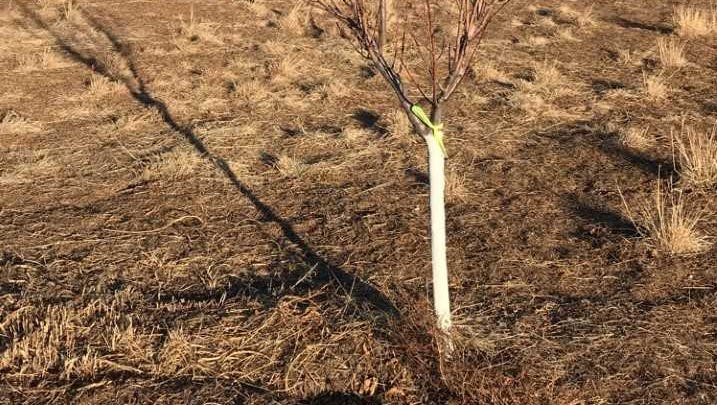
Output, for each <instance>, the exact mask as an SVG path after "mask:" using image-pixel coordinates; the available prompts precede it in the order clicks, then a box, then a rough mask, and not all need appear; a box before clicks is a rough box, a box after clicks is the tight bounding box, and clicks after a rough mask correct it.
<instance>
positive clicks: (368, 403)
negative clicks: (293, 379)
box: [299, 392, 382, 405]
mask: <svg viewBox="0 0 717 405" xmlns="http://www.w3.org/2000/svg"><path fill="white" fill-rule="evenodd" d="M299 403H300V404H301V405H381V403H382V402H381V401H380V400H379V399H378V398H374V397H371V398H364V397H361V396H359V395H356V394H347V393H343V392H325V393H322V394H319V395H316V396H314V397H311V398H306V399H304V400H303V401H301V402H299Z"/></svg>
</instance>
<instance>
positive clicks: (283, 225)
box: [18, 3, 400, 317]
mask: <svg viewBox="0 0 717 405" xmlns="http://www.w3.org/2000/svg"><path fill="white" fill-rule="evenodd" d="M18 6H19V9H20V11H21V13H22V14H24V16H25V17H27V18H29V19H30V20H31V21H32V22H33V23H34V24H36V25H37V26H39V27H40V28H41V29H43V30H44V31H46V32H47V33H48V34H50V35H51V36H52V37H53V39H54V41H55V42H56V44H57V46H58V47H59V48H60V49H62V51H64V52H65V53H66V54H67V55H68V56H69V57H70V58H71V59H73V60H75V61H77V62H80V63H82V64H83V65H85V66H86V67H87V68H88V69H90V70H91V71H93V72H95V73H97V74H99V75H102V76H104V77H105V78H107V79H109V80H111V81H114V82H118V83H122V84H123V85H124V86H125V87H126V89H127V91H128V92H129V94H130V95H131V96H132V98H134V99H135V100H136V101H137V102H138V103H140V104H141V105H142V106H144V107H145V108H149V109H155V110H156V111H158V113H159V115H160V117H161V119H162V121H163V122H164V124H165V125H166V126H167V127H168V128H169V129H170V130H172V131H173V132H175V133H177V134H179V135H180V136H181V138H182V139H183V140H184V141H186V142H187V143H188V144H190V145H191V146H192V147H193V148H194V150H195V152H197V153H198V154H200V155H201V156H202V157H203V158H204V159H206V160H208V161H209V162H210V163H212V164H213V165H214V167H216V168H217V169H218V170H219V171H220V172H221V173H222V175H223V176H224V177H225V178H226V179H227V180H229V182H230V183H231V184H232V185H233V186H234V188H235V189H236V190H237V191H238V192H239V193H241V194H242V195H243V196H244V197H245V198H246V199H247V200H249V201H250V202H251V203H252V205H254V207H255V209H256V210H257V211H258V212H259V213H260V214H261V220H262V221H263V222H269V223H273V224H275V225H277V226H278V227H279V228H280V229H281V232H282V234H283V236H284V238H285V239H286V240H287V241H289V242H291V243H292V244H294V245H295V246H296V247H297V248H298V252H297V256H298V257H296V259H298V260H300V261H301V262H302V263H303V264H304V265H305V266H306V267H307V268H311V269H312V271H313V274H314V277H312V278H310V279H308V280H303V278H302V279H299V281H298V282H297V283H299V284H301V286H302V289H304V290H306V289H316V288H321V287H322V286H325V285H326V284H329V283H333V282H337V283H338V284H339V286H340V287H341V288H342V289H343V290H344V291H345V292H346V293H347V294H350V295H351V297H352V298H355V299H357V300H361V301H362V302H365V303H367V304H369V305H370V306H372V307H373V308H375V309H377V310H380V311H382V312H384V313H386V314H387V315H389V316H392V317H398V316H399V315H400V314H399V311H398V309H397V308H396V306H395V305H394V304H393V303H392V302H391V301H390V300H389V299H388V297H386V296H385V295H384V294H383V293H382V292H381V291H379V290H378V289H377V288H375V287H374V286H372V285H370V284H369V283H367V282H365V281H363V280H361V279H360V278H358V277H357V276H354V275H352V274H349V273H347V272H346V271H344V270H343V269H341V268H340V267H339V266H337V265H335V264H333V263H331V262H330V261H329V260H328V259H326V258H324V257H322V256H321V255H320V254H319V253H317V252H316V251H315V250H314V249H313V248H312V247H311V246H310V244H309V243H308V242H307V241H306V240H305V239H304V238H303V237H302V236H300V235H299V234H298V233H297V232H296V231H295V230H294V228H293V226H292V224H291V223H290V222H289V221H287V220H286V219H284V218H282V217H281V216H280V215H279V214H278V213H277V212H276V211H274V209H273V208H272V207H270V206H269V205H268V204H266V203H265V202H263V201H262V200H261V199H260V198H259V197H258V196H257V195H256V194H255V193H254V192H253V191H252V190H251V189H250V188H249V187H247V186H246V185H245V184H244V183H243V182H242V181H241V180H240V179H239V178H238V177H237V175H236V174H235V173H234V171H232V169H231V168H230V166H229V165H228V164H227V162H226V161H225V160H224V159H223V158H222V157H221V156H219V155H216V154H214V153H212V151H210V150H209V149H208V148H207V147H206V145H205V144H204V143H203V142H202V140H201V139H200V138H199V137H198V136H197V135H196V134H195V133H194V131H193V129H192V128H191V127H189V126H186V125H183V124H181V123H179V122H177V121H176V120H175V118H174V117H173V115H172V113H171V111H170V109H169V108H168V107H167V104H166V103H165V102H164V101H162V100H161V99H159V98H157V97H155V96H154V95H153V94H152V92H151V90H150V89H149V87H148V86H147V84H146V81H145V80H144V79H143V77H142V75H141V73H140V71H139V68H138V67H137V64H136V62H135V60H134V58H133V49H132V46H131V44H129V43H126V42H124V41H123V40H122V39H121V38H120V37H118V36H117V35H115V33H114V32H113V31H112V30H111V29H110V28H109V25H110V24H107V23H103V22H102V21H100V20H99V19H98V18H96V17H94V16H93V15H91V14H90V13H89V12H88V11H87V10H86V9H85V8H79V11H80V13H81V15H82V17H83V19H84V20H85V21H86V23H87V25H88V28H86V29H85V28H84V27H82V26H79V25H78V24H73V27H72V28H73V30H77V31H75V32H79V33H81V32H82V30H83V29H84V30H85V31H86V32H90V33H91V34H99V35H101V36H102V37H104V38H105V39H106V40H107V41H108V42H109V44H110V46H111V52H112V53H113V54H115V55H116V56H118V57H119V58H120V60H121V61H122V62H124V63H125V64H126V70H127V71H128V73H127V74H124V73H123V72H118V71H116V69H113V67H112V66H111V65H110V64H108V63H106V62H105V61H103V60H102V57H101V56H100V55H98V54H97V52H95V53H93V51H92V50H83V49H81V48H80V47H78V46H73V44H72V42H71V38H69V37H68V36H67V35H63V34H62V32H60V31H59V30H58V29H56V28H54V27H53V26H52V25H50V24H49V23H48V22H46V21H45V20H43V18H42V17H41V16H40V15H39V14H38V13H37V12H36V11H35V10H33V9H31V8H30V7H28V6H27V5H26V4H22V3H20V4H18ZM92 31H94V32H92ZM113 70H114V71H113ZM286 281H287V282H291V281H293V280H286ZM270 282H271V281H268V282H261V281H258V282H256V283H255V284H254V285H250V286H244V287H242V286H240V285H239V283H237V284H233V285H232V286H230V288H229V290H230V291H225V293H229V294H236V293H238V292H239V291H243V290H246V289H249V290H252V289H253V290H256V289H261V288H265V284H267V283H270ZM294 286H295V287H296V285H294ZM210 295H211V296H213V295H214V293H211V294H210ZM262 295H264V294H262ZM184 298H186V299H190V300H191V299H196V300H202V299H207V298H210V297H209V296H207V295H206V294H196V295H191V294H188V295H187V296H186V297H184Z"/></svg>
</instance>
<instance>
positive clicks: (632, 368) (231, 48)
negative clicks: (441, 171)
mask: <svg viewBox="0 0 717 405" xmlns="http://www.w3.org/2000/svg"><path fill="white" fill-rule="evenodd" d="M586 3H591V4H592V8H589V7H588V6H587V5H586ZM684 3H685V2H684V1H673V0H665V1H650V0H620V1H608V0H596V1H591V2H581V1H557V0H544V1H542V2H534V1H526V0H515V1H513V2H512V3H511V4H510V5H509V6H508V7H507V8H506V9H505V11H504V12H503V13H502V15H501V16H500V17H499V18H498V19H497V20H496V21H495V22H494V24H493V25H492V27H493V29H492V30H491V32H490V34H489V35H488V38H487V39H486V41H485V43H484V44H483V46H482V48H481V51H480V54H479V57H478V59H477V60H476V63H475V68H474V69H473V70H472V71H471V73H470V75H469V77H468V78H467V79H466V81H465V83H464V84H463V86H462V87H461V90H460V91H459V93H458V94H457V96H456V98H455V99H454V100H453V101H452V102H451V104H450V106H449V109H448V111H447V113H446V124H447V131H448V132H447V148H448V150H449V153H450V158H449V160H448V167H449V173H448V182H449V190H448V205H447V214H448V232H449V262H450V271H451V292H452V296H453V299H454V304H453V305H454V313H455V317H456V327H455V335H456V341H457V349H456V353H455V354H454V356H453V358H451V359H448V360H445V361H440V360H439V358H440V357H439V356H438V354H437V349H436V346H437V345H436V334H435V332H434V330H433V320H432V314H431V305H430V250H429V240H428V226H427V219H428V186H427V184H426V183H427V180H426V179H427V175H426V169H427V165H426V157H425V153H426V151H425V146H424V145H423V144H422V143H421V141H420V140H419V139H418V138H416V137H415V135H412V134H411V133H410V130H409V127H408V124H407V122H406V119H405V117H403V116H401V113H400V111H399V110H398V108H397V104H396V103H395V100H394V99H393V98H392V94H391V93H390V92H389V91H388V90H387V87H386V85H385V84H384V83H383V82H382V79H381V78H380V77H379V76H378V75H375V74H374V73H373V72H372V70H371V68H370V65H369V64H368V63H367V62H365V61H364V60H363V59H362V58H361V57H360V56H359V55H357V54H356V52H355V51H354V48H353V47H352V46H351V44H350V43H349V42H347V41H346V40H344V39H342V38H340V37H339V36H338V35H337V32H336V29H335V28H334V26H333V23H332V22H331V21H328V20H326V19H325V17H323V16H321V15H318V14H316V13H312V14H309V13H307V12H305V11H304V10H305V9H303V8H297V7H295V3H294V2H291V1H282V0H256V1H254V2H250V1H241V0H235V1H230V0H206V1H197V0H172V1H159V0H133V1H99V0H84V1H82V0H78V1H75V2H68V1H66V0H44V1H29V0H24V1H23V0H12V1H8V0H0V37H1V38H2V40H0V51H1V52H0V75H1V76H0V94H1V95H2V97H1V98H0V120H1V123H0V135H1V136H0V187H1V190H2V193H0V403H8V404H41V403H42V404H44V403H53V404H64V403H77V404H120V403H121V404H292V403H296V404H446V403H449V404H458V403H465V404H515V405H518V404H520V405H529V404H536V405H538V404H564V405H583V404H584V405H588V404H596V405H597V404H671V405H675V404H705V405H710V404H715V403H717V313H716V312H715V308H716V306H717V248H715V247H714V245H712V247H710V248H708V249H706V250H703V251H702V252H700V253H695V254H686V255H670V254H665V253H663V252H661V251H659V249H656V248H655V246H653V245H651V244H650V243H649V241H648V240H646V239H645V238H644V237H641V233H640V229H638V228H636V226H635V225H634V224H633V223H632V222H631V220H630V218H629V216H628V210H626V208H625V205H627V206H628V207H629V206H632V205H633V204H634V203H635V202H636V201H639V200H640V199H644V198H649V196H650V195H651V193H653V191H654V189H655V186H656V184H658V182H659V181H660V179H659V178H662V179H665V178H667V177H669V176H671V175H675V169H674V167H673V166H674V165H673V161H672V157H671V142H670V139H671V138H670V136H671V135H670V134H671V133H673V132H674V131H676V130H679V129H680V127H681V126H682V125H683V123H688V124H689V125H692V126H694V127H697V128H710V127H711V126H712V125H714V123H715V119H717V91H716V90H715V89H717V39H716V38H715V37H706V38H691V39H689V40H688V41H686V42H685V44H686V45H685V46H686V47H685V56H686V58H687V60H688V64H686V65H685V66H682V67H679V68H677V67H666V66H663V63H661V62H660V58H659V57H658V50H657V43H658V40H659V39H660V38H663V39H669V38H679V36H678V35H677V32H676V27H675V25H674V23H673V20H672V15H673V9H674V7H675V6H677V5H679V4H684ZM691 4H695V5H697V6H701V7H709V5H710V3H709V2H691ZM568 9H572V10H574V11H575V12H576V14H575V15H573V17H574V18H567V17H569V16H570V15H571V14H570V13H569V12H568ZM581 13H582V14H581ZM575 16H578V17H575ZM655 77H657V78H658V79H659V80H661V83H662V84H664V86H665V88H664V89H663V90H664V91H662V92H660V91H658V92H654V91H652V90H651V89H648V88H647V86H646V83H647V82H648V81H649V79H651V78H655ZM641 130H644V131H642V132H640V131H641ZM631 131H632V132H631ZM636 132H640V133H642V134H643V135H644V137H643V138H645V139H644V145H642V144H641V145H637V144H636V145H633V146H634V147H632V146H626V145H625V142H621V141H620V139H624V138H621V134H626V133H636ZM658 176H659V178H658ZM621 195H622V197H621ZM686 195H687V197H688V199H689V203H690V204H691V205H690V206H691V207H697V208H699V209H701V210H702V221H701V222H700V223H699V224H698V227H699V231H700V232H702V233H703V234H705V235H710V236H712V237H715V236H717V231H715V229H717V226H716V225H717V215H715V213H717V201H716V199H715V198H714V197H715V190H713V189H712V190H698V189H694V190H693V189H688V190H686ZM623 198H624V201H625V202H626V204H624V203H623Z"/></svg>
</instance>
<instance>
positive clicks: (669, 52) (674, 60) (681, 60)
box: [657, 38, 687, 67]
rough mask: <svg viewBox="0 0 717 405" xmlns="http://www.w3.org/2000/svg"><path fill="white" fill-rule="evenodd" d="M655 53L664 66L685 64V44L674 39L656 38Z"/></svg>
mask: <svg viewBox="0 0 717 405" xmlns="http://www.w3.org/2000/svg"><path fill="white" fill-rule="evenodd" d="M657 55H658V56H659V58H660V63H661V64H662V66H664V67H682V66H685V65H687V59H686V58H685V44H684V43H682V42H680V41H676V40H674V39H665V38H660V39H658V40H657Z"/></svg>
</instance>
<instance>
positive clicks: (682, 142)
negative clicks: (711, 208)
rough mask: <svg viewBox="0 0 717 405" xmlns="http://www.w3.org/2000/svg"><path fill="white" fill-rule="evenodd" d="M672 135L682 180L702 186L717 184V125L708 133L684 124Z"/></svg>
mask: <svg viewBox="0 0 717 405" xmlns="http://www.w3.org/2000/svg"><path fill="white" fill-rule="evenodd" d="M671 137H672V150H673V152H672V153H673V160H674V161H675V166H676V169H677V171H678V173H679V174H680V182H681V183H685V184H687V185H690V186H693V187H701V188H710V187H714V186H715V185H717V127H715V128H713V130H712V132H711V133H708V132H707V131H699V130H697V129H695V128H693V127H689V126H686V125H684V124H683V125H682V130H681V131H680V132H679V133H678V134H675V133H674V131H673V133H672V134H671Z"/></svg>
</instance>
